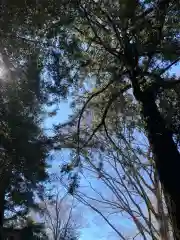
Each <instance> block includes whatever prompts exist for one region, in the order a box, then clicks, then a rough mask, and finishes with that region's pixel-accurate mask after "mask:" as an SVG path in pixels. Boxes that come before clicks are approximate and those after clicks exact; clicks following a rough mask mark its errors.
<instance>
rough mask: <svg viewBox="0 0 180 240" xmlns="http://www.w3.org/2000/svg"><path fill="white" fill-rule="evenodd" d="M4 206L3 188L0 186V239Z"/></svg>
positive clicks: (1, 236) (0, 236) (0, 237)
mask: <svg viewBox="0 0 180 240" xmlns="http://www.w3.org/2000/svg"><path fill="white" fill-rule="evenodd" d="M4 208H5V189H4V186H3V185H1V186H0V240H2V239H3V224H4Z"/></svg>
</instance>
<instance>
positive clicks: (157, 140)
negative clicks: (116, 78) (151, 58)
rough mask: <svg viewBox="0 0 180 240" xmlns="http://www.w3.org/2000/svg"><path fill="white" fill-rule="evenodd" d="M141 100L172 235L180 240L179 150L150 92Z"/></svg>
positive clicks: (176, 239)
mask: <svg viewBox="0 0 180 240" xmlns="http://www.w3.org/2000/svg"><path fill="white" fill-rule="evenodd" d="M141 103H142V115H143V117H144V121H145V124H146V130H147V133H148V139H149V142H150V144H151V146H152V151H153V154H154V157H155V164H156V168H157V172H158V175H159V179H160V181H161V184H162V186H163V188H164V191H165V196H166V204H167V207H168V212H169V216H170V218H171V220H172V225H173V230H174V238H175V240H180V154H179V151H178V149H177V147H176V145H175V143H174V140H173V134H172V132H171V131H170V130H169V129H168V128H167V126H166V123H165V120H164V119H163V117H162V116H161V114H160V112H159V110H158V108H157V105H156V103H155V99H154V97H153V94H152V93H151V94H147V93H145V94H143V98H141Z"/></svg>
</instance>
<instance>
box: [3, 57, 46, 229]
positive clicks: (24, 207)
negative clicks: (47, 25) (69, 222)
mask: <svg viewBox="0 0 180 240" xmlns="http://www.w3.org/2000/svg"><path fill="white" fill-rule="evenodd" d="M32 60H33V59H31V61H29V69H30V68H31V67H32V65H33V66H34V72H31V71H28V70H29V69H27V71H26V74H22V75H19V74H16V73H17V71H15V72H12V71H11V70H10V69H9V68H7V69H6V70H7V72H8V73H9V78H8V77H7V75H5V76H4V77H3V79H2V80H1V83H0V84H1V90H0V98H1V106H0V115H1V119H0V125H1V133H0V145H1V159H0V164H1V169H0V183H1V188H0V227H1V229H2V227H3V223H4V214H5V212H6V211H8V212H11V213H15V214H14V215H16V213H17V215H19V214H20V215H21V214H25V213H26V212H27V211H28V209H29V208H30V207H33V206H34V193H35V192H38V191H39V189H40V187H41V183H42V182H44V181H45V180H46V179H47V178H48V174H47V171H46V168H47V164H46V158H47V156H48V151H49V146H48V145H47V144H46V136H45V134H44V132H43V129H42V125H41V124H42V113H43V111H42V103H41V101H40V97H41V91H40V88H39V81H40V80H39V77H40V76H39V69H38V68H39V66H38V65H37V64H36V63H35V62H34V61H32ZM35 72H36V74H35Z"/></svg>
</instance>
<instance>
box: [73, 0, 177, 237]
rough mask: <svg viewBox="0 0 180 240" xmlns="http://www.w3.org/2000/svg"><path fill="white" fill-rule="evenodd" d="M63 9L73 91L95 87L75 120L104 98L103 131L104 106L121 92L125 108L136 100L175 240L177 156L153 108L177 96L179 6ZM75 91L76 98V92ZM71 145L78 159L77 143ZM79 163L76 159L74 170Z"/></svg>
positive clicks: (165, 0) (161, 2)
mask: <svg viewBox="0 0 180 240" xmlns="http://www.w3.org/2000/svg"><path fill="white" fill-rule="evenodd" d="M69 6H70V7H71V6H72V9H73V10H74V14H76V15H77V17H76V19H75V21H74V24H72V26H71V27H72V28H71V32H70V37H69V38H72V39H74V38H75V37H76V38H77V39H78V41H79V45H81V49H82V51H81V55H80V56H79V59H78V60H79V61H78V63H79V65H78V66H79V68H78V71H76V73H77V75H78V74H80V73H83V75H82V74H80V77H81V83H80V84H79V86H82V81H83V82H84V79H85V82H86V83H88V82H90V81H91V83H92V82H93V81H94V82H93V85H94V86H95V87H96V92H95V93H94V94H92V95H91V96H90V97H89V99H88V101H87V102H86V103H85V105H84V106H83V109H82V111H81V114H80V118H81V116H82V113H83V112H84V110H85V108H86V106H87V103H89V102H90V101H91V100H92V99H93V97H95V96H97V95H99V94H101V93H104V92H107V95H106V96H107V97H106V101H107V105H106V107H105V109H104V114H102V121H101V126H102V125H105V124H106V122H105V117H106V115H107V112H108V109H109V106H110V105H111V104H112V103H113V102H114V101H115V100H117V99H118V98H119V97H120V95H125V94H126V92H127V90H128V91H129V93H131V94H133V97H134V99H133V100H132V101H131V102H134V101H135V100H136V104H137V106H138V108H139V109H141V111H139V112H138V115H139V116H141V119H142V120H143V122H144V130H145V131H146V133H147V137H148V139H149V142H150V145H151V148H152V150H153V153H154V159H155V163H156V169H157V172H158V175H159V178H160V181H161V184H162V186H163V189H164V193H165V196H166V202H167V205H168V210H169V214H170V216H171V219H172V222H173V226H174V234H175V239H180V237H179V230H180V205H179V202H180V188H179V184H178V182H179V170H178V169H179V167H180V156H179V151H178V147H177V145H176V144H175V142H174V132H173V130H172V128H171V127H169V125H168V123H167V122H166V119H165V117H164V115H163V113H162V109H161V106H160V104H159V100H160V95H161V94H163V93H164V92H165V91H166V92H168V91H172V89H175V90H177V88H176V86H177V85H178V84H179V82H180V81H179V79H178V76H172V75H170V69H171V68H172V66H173V65H175V64H177V63H178V61H179V45H180V43H179V37H178V36H179V35H178V34H179V21H178V15H179V2H178V1H174V0H172V1H171V0H157V1H145V0H144V1H134V0H129V1H123V0H122V1H113V2H112V3H111V5H110V4H109V3H107V2H106V1H93V0H92V1H89V2H88V3H87V2H85V1H74V2H73V3H72V4H71V5H69ZM73 10H72V11H73ZM85 29H86V31H85ZM73 55H74V52H73V51H72V57H73ZM76 57H77V55H76ZM84 76H85V77H84ZM88 80H89V81H88ZM76 89H77V91H76V93H77V94H78V91H79V89H78V88H77V87H76ZM76 89H75V90H76ZM86 90H87V88H86ZM87 91H89V89H88V90H87ZM128 106H129V105H127V107H128ZM80 122H81V120H79V121H78V134H77V141H78V142H79V139H80ZM96 130H97V128H96ZM77 145H78V146H77V148H78V150H77V153H78V152H79V149H80V143H78V144H77ZM81 147H83V146H82V145H81ZM78 155H79V153H78ZM79 163H80V157H78V158H77V160H76V161H75V166H78V165H79Z"/></svg>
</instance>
